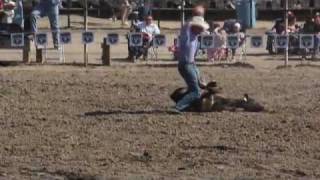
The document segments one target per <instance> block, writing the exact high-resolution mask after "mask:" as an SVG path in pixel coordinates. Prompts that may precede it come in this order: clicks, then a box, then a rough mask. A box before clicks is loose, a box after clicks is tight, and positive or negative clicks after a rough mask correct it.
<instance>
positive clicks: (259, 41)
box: [251, 36, 263, 48]
mask: <svg viewBox="0 0 320 180" xmlns="http://www.w3.org/2000/svg"><path fill="white" fill-rule="evenodd" d="M262 46H263V36H252V37H251V47H252V48H261V47H262Z"/></svg>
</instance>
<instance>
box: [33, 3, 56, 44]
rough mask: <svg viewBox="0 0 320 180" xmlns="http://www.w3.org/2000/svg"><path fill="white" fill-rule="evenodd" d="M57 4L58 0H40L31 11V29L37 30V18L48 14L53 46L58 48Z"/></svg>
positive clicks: (34, 31)
mask: <svg viewBox="0 0 320 180" xmlns="http://www.w3.org/2000/svg"><path fill="white" fill-rule="evenodd" d="M59 5H60V0H40V2H39V4H37V5H36V6H35V7H34V8H33V10H32V13H31V31H32V32H33V33H36V32H37V31H38V27H37V25H38V22H37V21H38V19H39V18H40V17H44V16H48V18H49V21H50V26H51V31H52V37H53V44H54V48H55V49H58V48H59Z"/></svg>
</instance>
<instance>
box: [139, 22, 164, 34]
mask: <svg viewBox="0 0 320 180" xmlns="http://www.w3.org/2000/svg"><path fill="white" fill-rule="evenodd" d="M137 27H138V28H139V29H140V31H141V32H143V33H147V34H149V35H151V36H152V35H155V34H160V29H159V27H158V26H157V25H156V24H154V23H152V24H150V25H147V24H146V23H145V22H141V23H139V24H137Z"/></svg>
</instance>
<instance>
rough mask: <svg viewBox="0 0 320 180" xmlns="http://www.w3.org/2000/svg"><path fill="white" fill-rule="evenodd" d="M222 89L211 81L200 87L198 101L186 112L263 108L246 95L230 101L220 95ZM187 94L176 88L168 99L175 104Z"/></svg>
mask: <svg viewBox="0 0 320 180" xmlns="http://www.w3.org/2000/svg"><path fill="white" fill-rule="evenodd" d="M221 92H222V88H220V87H218V85H217V82H215V81H212V82H210V83H208V84H207V85H206V86H204V87H202V93H201V98H200V100H198V101H196V102H194V103H193V104H192V105H191V106H190V107H189V108H187V109H186V111H187V112H221V111H232V112H235V111H246V112H262V111H264V110H265V108H264V107H263V106H262V105H261V104H260V103H258V102H256V101H255V100H254V99H253V98H251V97H249V95H248V94H244V96H243V97H242V98H239V99H232V98H226V97H224V96H223V95H222V93H221ZM187 93H188V89H187V88H178V89H176V90H175V91H174V92H173V93H172V94H171V95H170V98H171V99H172V100H173V101H174V102H175V103H177V102H178V101H179V100H181V99H182V98H183V97H184V96H185V95H186V94H187Z"/></svg>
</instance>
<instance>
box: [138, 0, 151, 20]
mask: <svg viewBox="0 0 320 180" xmlns="http://www.w3.org/2000/svg"><path fill="white" fill-rule="evenodd" d="M149 15H151V3H150V2H145V1H143V0H140V2H139V3H138V19H139V21H143V20H144V18H145V17H146V16H149Z"/></svg>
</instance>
